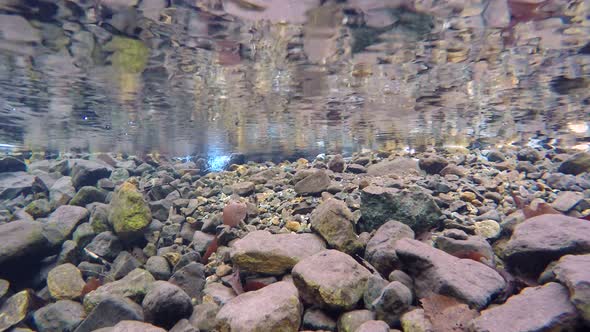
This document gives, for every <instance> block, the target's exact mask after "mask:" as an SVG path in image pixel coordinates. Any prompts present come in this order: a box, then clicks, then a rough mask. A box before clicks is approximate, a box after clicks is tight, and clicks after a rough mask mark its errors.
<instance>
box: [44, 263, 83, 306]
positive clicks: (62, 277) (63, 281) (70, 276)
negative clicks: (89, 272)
mask: <svg viewBox="0 0 590 332" xmlns="http://www.w3.org/2000/svg"><path fill="white" fill-rule="evenodd" d="M85 285H86V283H85V282H84V279H82V273H80V270H78V268H77V267H76V266H74V265H72V264H70V263H67V264H62V265H58V266H56V267H55V268H53V269H52V270H51V271H49V274H48V276H47V288H48V289H49V293H50V294H51V297H53V298H54V299H56V300H74V299H77V298H79V297H80V296H82V290H83V289H84V286H85Z"/></svg>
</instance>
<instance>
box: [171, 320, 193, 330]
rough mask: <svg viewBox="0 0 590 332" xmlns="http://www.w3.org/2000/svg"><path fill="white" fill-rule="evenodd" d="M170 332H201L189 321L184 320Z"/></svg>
mask: <svg viewBox="0 0 590 332" xmlns="http://www.w3.org/2000/svg"><path fill="white" fill-rule="evenodd" d="M169 332H199V330H198V329H197V328H196V327H194V326H193V325H192V324H191V323H190V322H189V320H188V319H186V318H183V319H181V320H179V321H178V322H177V323H176V324H174V327H172V329H170V331H169Z"/></svg>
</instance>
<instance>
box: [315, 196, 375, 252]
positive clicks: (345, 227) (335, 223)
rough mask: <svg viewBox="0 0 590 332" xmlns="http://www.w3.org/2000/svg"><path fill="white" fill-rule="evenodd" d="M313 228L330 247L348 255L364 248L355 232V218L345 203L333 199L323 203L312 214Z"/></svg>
mask: <svg viewBox="0 0 590 332" xmlns="http://www.w3.org/2000/svg"><path fill="white" fill-rule="evenodd" d="M311 227H313V229H314V230H315V231H316V232H318V233H319V234H320V235H321V236H322V237H323V238H324V240H326V242H328V245H329V246H330V247H332V248H335V249H338V250H340V251H343V252H345V253H347V254H351V255H352V254H354V253H356V252H358V251H360V250H361V249H362V247H363V244H362V243H361V241H360V240H359V238H358V235H357V234H356V233H355V231H354V216H353V214H352V212H351V211H350V210H349V209H348V207H347V206H346V203H344V202H343V201H340V200H337V199H334V198H331V199H328V200H326V201H324V202H322V203H321V204H320V205H319V206H318V207H316V208H315V209H314V210H313V212H312V213H311Z"/></svg>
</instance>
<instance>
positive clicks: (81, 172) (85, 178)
mask: <svg viewBox="0 0 590 332" xmlns="http://www.w3.org/2000/svg"><path fill="white" fill-rule="evenodd" d="M70 163H73V166H72V173H71V175H72V184H73V185H74V187H76V189H80V188H81V187H83V186H95V185H96V183H97V182H98V180H100V179H102V178H108V177H109V176H110V175H111V172H112V167H111V166H109V165H107V164H103V163H101V162H96V161H91V160H83V159H74V160H71V161H70Z"/></svg>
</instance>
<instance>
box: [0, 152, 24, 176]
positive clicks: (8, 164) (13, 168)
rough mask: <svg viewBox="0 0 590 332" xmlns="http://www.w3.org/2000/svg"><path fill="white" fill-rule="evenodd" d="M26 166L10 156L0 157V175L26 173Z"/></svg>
mask: <svg viewBox="0 0 590 332" xmlns="http://www.w3.org/2000/svg"><path fill="white" fill-rule="evenodd" d="M26 171H27V164H25V163H24V162H23V161H22V160H20V159H16V158H14V157H11V156H4V157H0V173H5V172H26Z"/></svg>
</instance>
